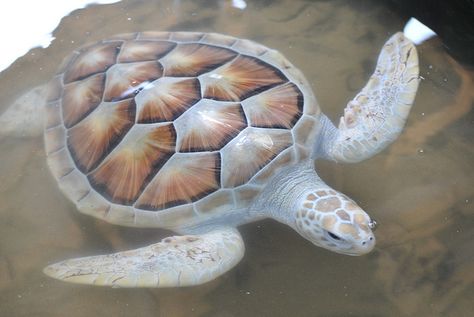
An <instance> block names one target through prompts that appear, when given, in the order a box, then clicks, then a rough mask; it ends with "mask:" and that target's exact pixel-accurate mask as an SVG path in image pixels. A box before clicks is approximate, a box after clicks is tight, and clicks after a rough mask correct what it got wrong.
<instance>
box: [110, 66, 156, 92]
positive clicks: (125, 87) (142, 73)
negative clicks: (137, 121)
mask: <svg viewBox="0 0 474 317" xmlns="http://www.w3.org/2000/svg"><path fill="white" fill-rule="evenodd" d="M162 74H163V67H162V66H161V64H160V63H158V62H156V61H147V62H137V63H126V64H115V65H113V66H112V67H110V69H109V70H107V83H106V85H105V91H104V100H105V101H116V100H123V99H127V98H130V97H132V96H135V95H136V94H137V93H138V92H139V91H140V90H141V89H143V87H144V86H145V85H147V84H148V83H150V82H152V81H154V80H155V79H158V78H159V77H161V75H162Z"/></svg>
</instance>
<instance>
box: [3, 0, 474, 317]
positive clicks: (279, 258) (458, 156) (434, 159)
mask: <svg viewBox="0 0 474 317" xmlns="http://www.w3.org/2000/svg"><path fill="white" fill-rule="evenodd" d="M249 2H250V1H249ZM230 3H231V1H156V2H153V1H138V0H136V1H123V2H121V3H117V4H113V5H105V6H97V7H90V8H87V9H84V10H78V11H75V12H74V13H72V14H71V15H70V16H68V17H65V18H64V19H63V21H62V22H61V24H60V26H59V27H58V29H57V30H56V31H55V36H56V40H55V41H54V42H53V44H52V45H51V46H50V47H49V48H47V49H35V50H33V51H31V52H30V54H28V55H27V56H24V57H22V58H21V59H20V60H19V61H17V62H16V63H15V64H14V65H12V66H11V67H10V68H9V69H7V70H6V71H4V72H3V73H1V74H0V96H1V97H0V98H1V100H0V109H1V110H2V111H3V110H4V109H6V107H7V106H8V105H9V104H10V103H11V102H12V101H13V100H14V99H15V98H16V97H18V96H19V95H21V94H22V93H23V92H24V91H27V90H29V89H30V88H32V87H34V86H35V85H38V84H40V83H43V82H46V81H47V80H48V79H49V78H50V77H51V76H52V74H53V73H54V72H55V67H56V65H57V64H58V63H59V61H61V60H62V58H63V57H64V56H65V55H66V54H67V53H69V52H70V51H71V50H72V49H73V48H76V47H77V46H80V45H82V44H84V43H86V42H89V41H93V40H97V39H100V38H103V37H106V36H110V35H112V34H115V33H122V32H130V31H138V30H188V31H189V30H193V31H194V30H200V31H212V32H221V33H228V34H231V35H234V36H239V37H245V38H250V39H253V40H256V41H259V42H262V43H263V44H265V45H267V46H269V47H273V48H276V49H278V50H280V51H281V52H283V53H284V54H285V55H286V56H287V57H288V58H289V59H290V60H291V61H292V62H293V63H294V64H295V65H296V66H297V67H299V68H300V69H302V70H303V72H304V73H305V74H306V76H307V77H308V79H309V81H310V82H311V83H312V84H313V87H314V90H315V91H316V95H317V97H318V99H319V102H320V104H321V106H322V108H323V111H324V112H325V113H327V114H328V115H329V116H330V117H331V118H332V119H337V118H338V117H339V116H340V114H341V113H342V109H343V108H344V106H345V104H346V102H347V101H348V100H349V99H350V98H352V97H353V96H354V95H355V94H356V93H357V91H358V90H359V89H360V88H361V87H362V86H363V85H364V84H365V82H366V80H367V78H368V76H369V75H370V74H371V72H372V70H373V66H374V63H375V60H376V57H377V54H378V52H379V49H380V47H381V46H382V44H383V43H384V41H385V40H386V38H388V36H389V35H390V34H392V33H394V32H396V31H398V30H400V29H401V28H402V27H403V25H404V22H405V21H403V20H402V19H401V18H400V17H398V16H397V15H396V14H395V13H394V12H393V11H390V10H389V9H387V8H386V7H385V6H384V5H383V4H382V2H376V1H357V2H355V1H349V0H347V1H313V2H308V1H300V0H298V1H296V0H280V1H272V0H267V1H259V2H256V3H248V7H247V8H246V9H245V10H243V11H242V10H239V9H236V8H233V7H232V6H231V5H230ZM129 18H130V19H129ZM33 27H34V26H33ZM418 49H419V55H420V63H421V71H420V74H421V75H422V76H423V77H424V80H423V81H422V83H421V85H420V89H419V93H418V96H417V99H416V102H415V106H414V108H413V110H412V113H411V115H410V117H409V121H408V125H407V128H406V130H405V132H404V134H403V135H402V136H401V138H400V139H399V140H398V141H397V142H396V143H395V144H394V145H393V146H391V147H390V148H389V149H388V150H386V151H384V152H383V153H381V154H380V155H378V156H376V157H374V158H373V159H371V160H368V161H365V162H363V163H360V164H356V165H344V166H343V165H335V164H332V163H328V162H319V163H318V167H319V169H320V174H321V175H322V176H323V177H324V178H325V179H326V180H327V182H328V183H330V184H331V185H333V186H334V187H335V188H337V189H339V190H341V191H343V192H345V193H346V194H348V195H350V196H351V197H352V198H354V199H355V200H356V201H357V202H359V203H360V205H361V206H363V207H364V208H365V209H366V210H368V211H369V213H371V215H372V216H373V217H374V218H376V219H377V220H378V222H379V223H380V227H379V229H378V230H377V232H376V235H377V238H378V246H377V249H376V251H375V252H373V253H371V254H370V255H368V256H364V257H358V258H354V257H347V256H342V255H336V254H333V253H330V252H328V251H324V250H322V249H319V248H316V247H314V246H313V245H311V244H310V243H309V242H307V241H306V240H304V239H302V238H301V237H300V236H299V235H298V234H297V233H295V232H293V231H292V230H291V229H289V228H287V227H284V226H282V225H280V224H277V223H275V222H273V221H264V222H260V223H254V224H250V225H247V226H244V227H242V228H241V231H242V235H243V237H244V240H245V241H246V245H247V253H246V256H245V258H244V260H243V261H242V262H241V263H240V264H239V265H238V266H237V267H236V268H235V269H234V270H232V271H231V272H229V273H228V274H226V275H225V276H224V277H222V278H219V279H218V280H216V281H214V282H211V283H209V284H207V285H204V286H199V287H193V288H188V289H166V290H149V289H109V288H98V287H88V286H77V285H72V284H66V283H61V282H58V281H55V280H52V279H49V278H47V277H46V276H44V275H43V274H42V273H41V270H42V268H43V267H44V266H45V265H46V264H48V263H51V262H53V261H56V260H60V259H65V258H69V257H73V256H80V255H89V254H101V253H109V252H112V251H113V250H118V249H120V250H123V249H130V248H134V247H138V246H141V245H147V244H149V243H152V242H154V241H157V240H158V239H160V238H161V237H163V236H164V235H166V233H164V232H160V231H159V230H140V229H128V228H120V227H117V226H112V225H109V224H106V223H103V222H100V221H98V220H94V219H92V218H90V217H87V216H84V215H81V214H79V213H77V212H76V211H75V208H74V206H73V205H72V204H71V203H69V201H68V200H67V199H66V198H64V197H63V196H62V195H61V193H60V192H59V190H58V188H57V186H56V184H55V181H54V180H53V178H52V176H51V175H50V174H49V171H48V169H47V166H46V162H45V154H44V151H43V146H42V141H41V139H40V138H38V139H34V140H31V139H12V138H9V139H3V140H1V141H0V162H1V163H0V316H69V317H73V316H114V317H116V316H173V317H174V316H331V317H332V316H469V315H470V314H472V311H473V310H474V270H473V267H474V247H473V241H474V220H473V219H474V218H473V216H474V208H473V200H474V168H473V167H474V164H473V162H474V153H473V152H474V150H473V149H474V148H473V138H474V132H473V131H474V129H473V122H474V114H473V111H472V107H473V105H474V75H473V73H472V72H469V71H468V70H466V69H464V68H463V67H462V66H459V65H458V64H457V63H456V62H455V61H454V60H452V59H451V58H450V57H449V56H448V55H447V54H446V53H445V51H444V50H443V48H442V45H441V43H440V42H439V41H438V40H436V39H434V40H431V41H428V42H425V43H424V44H422V45H421V46H420V47H418Z"/></svg>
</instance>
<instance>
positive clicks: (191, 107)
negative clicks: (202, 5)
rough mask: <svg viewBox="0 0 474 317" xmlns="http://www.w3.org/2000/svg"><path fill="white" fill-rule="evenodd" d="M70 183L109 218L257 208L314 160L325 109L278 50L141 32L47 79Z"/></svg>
mask: <svg viewBox="0 0 474 317" xmlns="http://www.w3.org/2000/svg"><path fill="white" fill-rule="evenodd" d="M47 100H48V102H47V105H46V117H47V118H46V126H45V144H46V152H47V156H48V164H49V166H50V169H51V171H52V173H53V175H54V176H55V177H56V179H57V181H58V183H59V186H60V188H61V189H62V191H63V192H64V193H65V194H66V196H67V197H69V198H70V199H71V200H72V201H73V202H74V203H75V204H76V205H77V207H78V209H79V210H80V211H81V212H83V213H87V214H90V215H93V216H95V217H98V218H102V219H105V220H107V221H109V222H112V223H116V224H122V225H129V226H142V227H164V228H177V227H180V226H183V225H186V224H189V223H196V222H199V221H200V220H201V219H204V218H205V217H206V216H211V215H215V214H216V213H222V212H227V211H231V210H241V209H245V208H247V207H249V206H250V204H251V203H252V201H253V199H254V198H255V197H256V196H257V195H258V194H259V193H260V192H261V190H262V188H263V187H264V186H265V185H266V184H267V183H268V182H269V180H270V179H271V177H272V176H273V175H274V174H275V173H276V172H277V171H278V170H279V169H281V168H282V167H284V166H287V165H288V164H293V163H295V162H298V161H301V160H303V159H305V158H307V157H308V156H309V154H310V152H311V149H312V146H313V142H314V140H315V135H316V133H317V128H318V118H319V117H318V115H319V107H318V106H317V103H316V101H315V98H314V96H313V94H312V92H311V89H310V87H309V85H308V83H307V81H306V80H305V79H304V77H303V76H302V74H301V73H300V72H299V71H298V70H297V69H296V68H295V67H294V66H293V65H292V64H291V63H290V62H288V60H287V59H286V58H284V57H283V56H282V55H281V54H280V53H278V52H277V51H275V50H271V49H269V48H267V47H265V46H262V45H260V44H257V43H255V42H252V41H249V40H242V39H237V38H234V37H230V36H225V35H220V34H212V33H208V34H204V33H190V32H176V33H168V32H142V33H133V34H122V35H117V36H114V37H112V38H110V39H107V40H103V41H100V42H97V43H95V44H92V45H87V46H85V47H83V48H81V49H79V50H77V51H75V52H74V53H73V54H71V56H70V57H68V58H67V59H66V60H65V62H64V63H63V65H62V66H61V67H60V70H59V73H58V75H57V76H55V77H54V79H53V80H52V81H51V83H50V85H49V93H48V97H47Z"/></svg>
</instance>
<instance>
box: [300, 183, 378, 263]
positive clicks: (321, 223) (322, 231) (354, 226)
mask: <svg viewBox="0 0 474 317" xmlns="http://www.w3.org/2000/svg"><path fill="white" fill-rule="evenodd" d="M298 206H299V207H298V208H297V210H296V212H295V214H294V215H295V223H294V224H295V228H296V231H298V233H300V234H301V235H302V236H303V237H305V238H306V239H308V240H309V241H311V242H312V243H314V244H315V245H317V246H320V247H323V248H325V249H328V250H331V251H333V252H337V253H342V254H347V255H363V254H366V253H369V252H370V251H372V249H373V248H374V246H375V237H374V234H373V233H372V230H374V229H375V226H376V223H375V221H374V220H372V219H371V218H370V217H369V215H367V213H365V212H364V211H363V210H362V208H360V207H359V206H358V205H357V204H356V203H355V202H353V201H352V200H351V199H349V198H347V197H346V196H344V195H343V194H341V193H338V192H336V191H334V190H332V189H322V190H317V191H312V192H310V193H308V194H306V195H304V196H303V197H302V199H301V200H300V201H299V202H298Z"/></svg>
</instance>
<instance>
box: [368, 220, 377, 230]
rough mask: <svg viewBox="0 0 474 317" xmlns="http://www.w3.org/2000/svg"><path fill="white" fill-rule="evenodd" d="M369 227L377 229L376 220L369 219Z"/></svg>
mask: <svg viewBox="0 0 474 317" xmlns="http://www.w3.org/2000/svg"><path fill="white" fill-rule="evenodd" d="M369 228H370V229H371V230H372V231H374V230H375V229H377V221H375V220H374V219H370V221H369Z"/></svg>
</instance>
